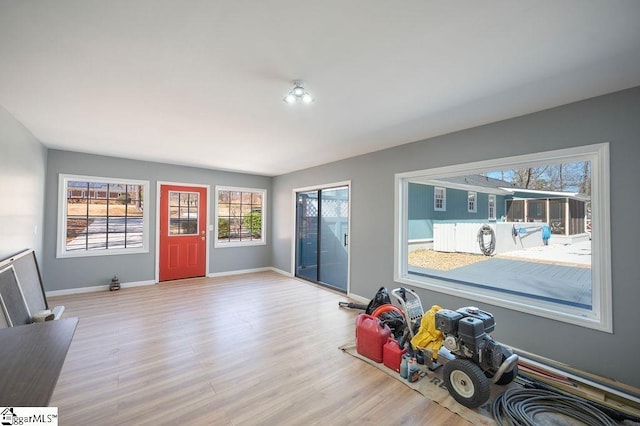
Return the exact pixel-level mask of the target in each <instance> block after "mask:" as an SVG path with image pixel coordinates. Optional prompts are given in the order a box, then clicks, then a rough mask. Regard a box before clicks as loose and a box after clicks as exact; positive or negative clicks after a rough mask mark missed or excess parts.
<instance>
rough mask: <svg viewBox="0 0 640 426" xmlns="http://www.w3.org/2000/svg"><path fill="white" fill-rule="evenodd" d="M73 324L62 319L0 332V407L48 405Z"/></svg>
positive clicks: (68, 320) (74, 327)
mask: <svg viewBox="0 0 640 426" xmlns="http://www.w3.org/2000/svg"><path fill="white" fill-rule="evenodd" d="M77 325H78V319H77V318H64V319H60V320H57V321H47V322H41V323H34V324H27V325H20V326H17V327H9V328H3V329H0V377H1V378H2V379H1V380H0V406H4V407H8V406H15V407H45V406H48V405H49V401H50V400H51V395H52V394H53V390H54V389H55V386H56V382H57V381H58V377H59V376H60V371H61V370H62V365H63V364H64V360H65V358H66V356H67V351H68V350H69V346H70V345H71V339H72V338H73V334H74V333H75V330H76V326H77Z"/></svg>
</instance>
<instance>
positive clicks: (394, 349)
mask: <svg viewBox="0 0 640 426" xmlns="http://www.w3.org/2000/svg"><path fill="white" fill-rule="evenodd" d="M406 352H407V350H406V349H401V348H400V345H399V344H398V342H397V341H396V340H395V339H393V338H391V337H390V338H389V339H387V343H385V344H384V346H383V347H382V362H383V363H384V365H386V366H387V367H389V368H390V369H392V370H394V371H396V372H398V373H399V372H400V362H401V361H402V355H404V354H405V353H406Z"/></svg>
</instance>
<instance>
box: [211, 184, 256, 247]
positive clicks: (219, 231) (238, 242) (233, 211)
mask: <svg viewBox="0 0 640 426" xmlns="http://www.w3.org/2000/svg"><path fill="white" fill-rule="evenodd" d="M266 198H267V192H266V190H264V189H251V188H235V187H216V200H217V202H216V242H215V245H216V247H235V246H243V245H259V244H266V238H265V223H266V220H265V211H266Z"/></svg>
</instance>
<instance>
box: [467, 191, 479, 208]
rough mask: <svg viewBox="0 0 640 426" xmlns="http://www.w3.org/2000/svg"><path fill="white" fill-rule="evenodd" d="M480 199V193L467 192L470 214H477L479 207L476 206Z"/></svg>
mask: <svg viewBox="0 0 640 426" xmlns="http://www.w3.org/2000/svg"><path fill="white" fill-rule="evenodd" d="M477 198H478V193H477V192H474V191H469V192H467V211H468V212H469V213H476V212H477V211H478V206H477V205H476V200H477Z"/></svg>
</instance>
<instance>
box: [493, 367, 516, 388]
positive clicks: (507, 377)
mask: <svg viewBox="0 0 640 426" xmlns="http://www.w3.org/2000/svg"><path fill="white" fill-rule="evenodd" d="M517 375H518V365H517V364H516V365H514V366H513V370H511V371H507V372H506V373H504V374H503V375H502V376H500V378H499V379H498V381H497V382H496V385H500V386H504V385H508V384H509V383H511V382H513V379H515V378H516V376H517ZM491 377H493V376H491Z"/></svg>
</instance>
